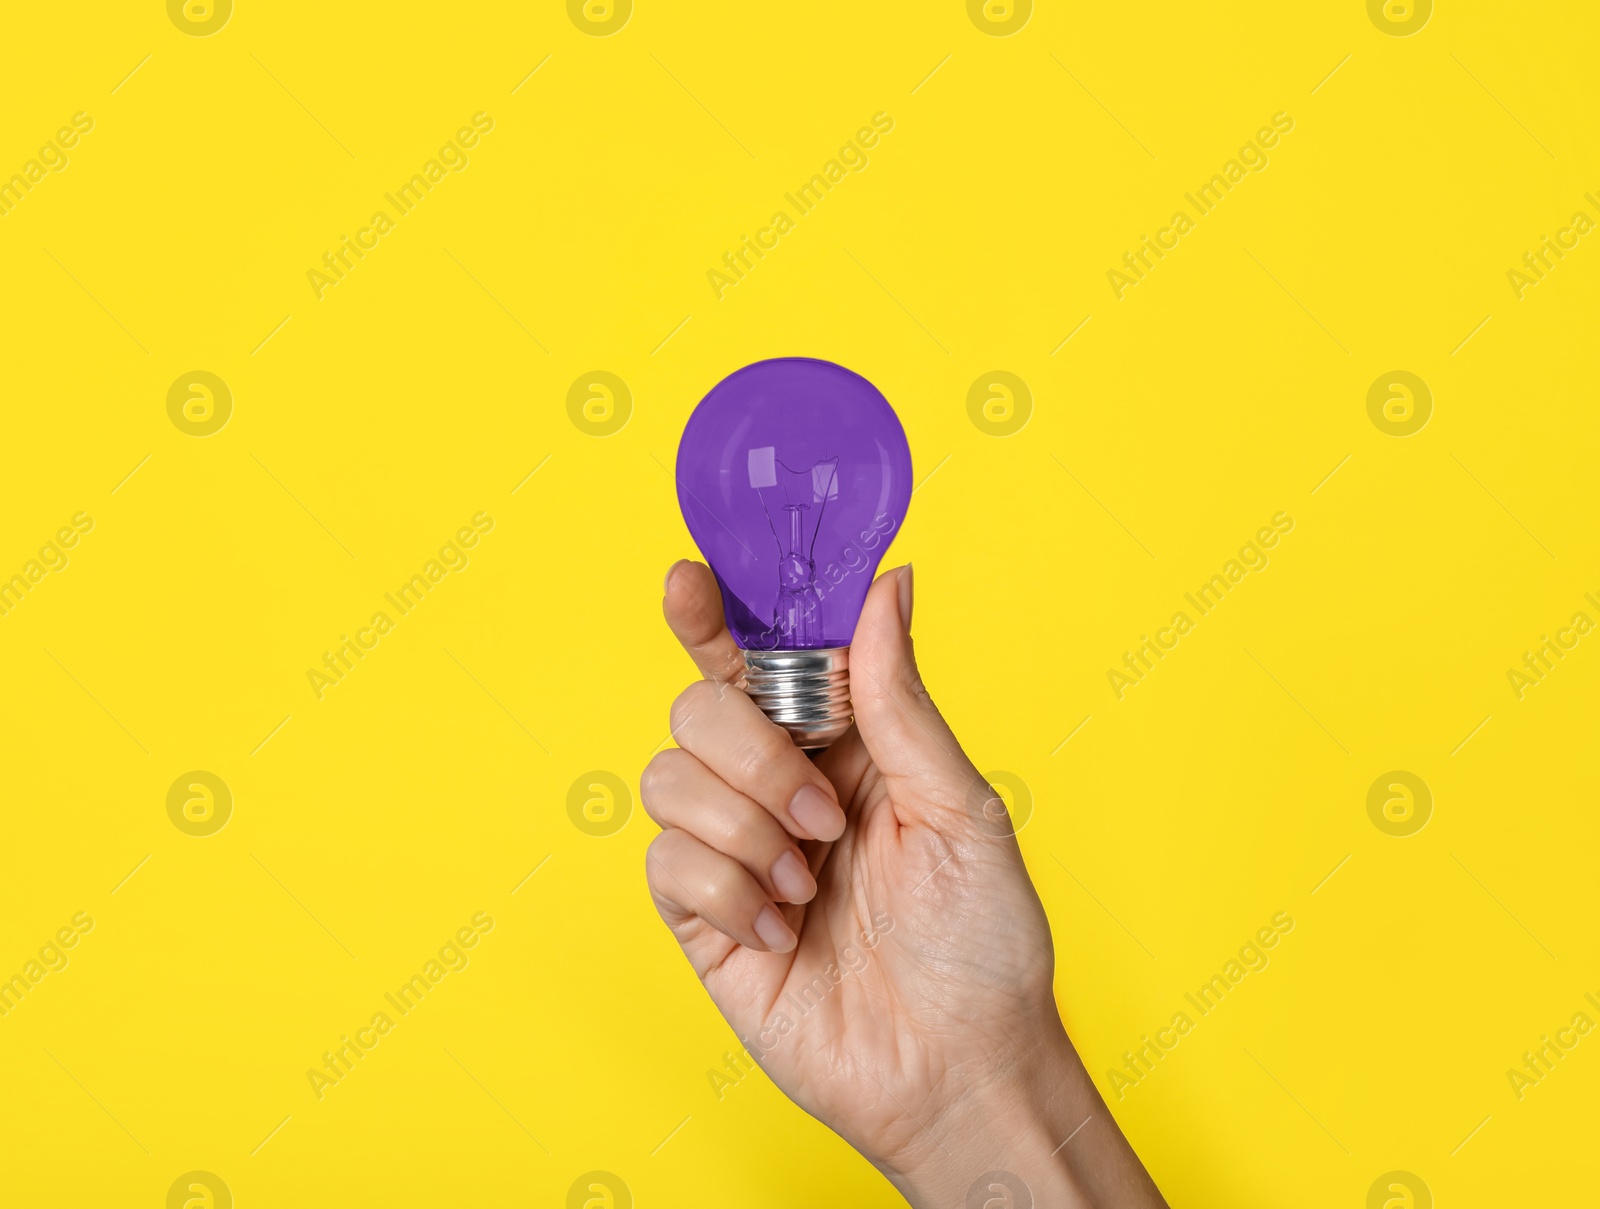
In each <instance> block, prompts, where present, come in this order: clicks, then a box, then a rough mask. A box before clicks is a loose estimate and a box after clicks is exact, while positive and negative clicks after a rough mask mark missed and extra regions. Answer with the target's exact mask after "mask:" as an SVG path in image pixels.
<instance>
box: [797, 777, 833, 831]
mask: <svg viewBox="0 0 1600 1209" xmlns="http://www.w3.org/2000/svg"><path fill="white" fill-rule="evenodd" d="M789 817H790V818H792V819H794V821H795V822H796V823H798V824H799V825H800V828H801V830H803V831H805V832H806V833H807V834H809V835H810V836H811V838H812V839H814V840H836V839H838V838H839V837H840V836H841V835H843V834H844V811H842V810H840V809H839V806H838V804H837V803H836V802H834V800H833V799H832V798H830V797H829V796H828V795H827V794H825V793H823V792H822V790H820V789H818V788H817V787H816V786H815V785H812V784H810V783H809V782H807V783H806V784H804V785H802V786H800V788H799V790H798V791H797V792H796V793H795V795H794V797H793V799H791V800H790V802H789Z"/></svg>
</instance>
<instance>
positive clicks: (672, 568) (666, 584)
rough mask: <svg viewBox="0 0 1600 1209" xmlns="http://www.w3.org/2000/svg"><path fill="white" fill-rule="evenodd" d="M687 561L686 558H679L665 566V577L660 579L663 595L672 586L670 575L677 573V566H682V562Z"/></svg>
mask: <svg viewBox="0 0 1600 1209" xmlns="http://www.w3.org/2000/svg"><path fill="white" fill-rule="evenodd" d="M688 561H689V560H688V559H687V558H680V559H679V560H678V561H677V562H675V563H673V564H672V565H671V566H670V567H668V568H667V577H666V578H665V579H663V580H662V581H661V591H662V594H663V595H665V594H666V591H667V589H668V588H669V587H671V586H672V577H673V576H674V575H676V574H677V572H678V568H679V567H681V566H683V564H684V563H686V562H688Z"/></svg>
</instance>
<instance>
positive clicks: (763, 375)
mask: <svg viewBox="0 0 1600 1209" xmlns="http://www.w3.org/2000/svg"><path fill="white" fill-rule="evenodd" d="M677 478H678V505H679V507H681V508H682V509H683V519H684V521H685V523H687V524H688V526H689V532H690V534H692V535H693V537H694V540H695V544H696V545H698V546H699V547H700V552H701V553H702V554H704V555H705V556H706V562H708V563H709V564H710V565H711V570H712V572H713V573H714V574H715V575H716V577H717V584H718V585H719V586H720V587H721V589H722V607H723V612H724V614H725V615H726V617H727V620H728V629H729V630H730V631H731V632H732V634H733V638H734V641H735V642H737V643H738V644H739V647H740V649H741V650H743V651H744V656H745V667H746V673H745V680H746V685H745V688H746V691H747V692H748V693H749V694H750V696H751V697H752V698H753V699H754V700H755V702H756V704H758V705H759V706H761V708H762V709H763V710H764V711H765V712H766V714H767V716H768V717H770V718H771V719H772V720H773V721H774V722H776V723H778V724H779V725H780V726H783V727H784V728H785V729H786V730H788V731H789V733H790V734H791V735H793V736H794V740H795V742H796V743H797V744H798V745H799V746H801V747H803V748H807V749H816V748H821V747H826V746H827V745H828V744H830V743H832V742H833V741H834V740H835V739H837V738H838V737H839V736H840V735H842V734H843V733H844V732H845V731H846V730H848V729H849V728H850V721H851V712H850V682H849V672H848V668H849V649H848V648H849V644H850V640H851V638H852V637H853V636H854V635H855V629H856V619H857V618H858V617H860V615H861V606H862V604H863V603H864V602H865V601H866V598H867V589H868V588H869V587H870V586H871V585H872V577H873V575H874V574H875V573H876V571H877V569H878V563H879V561H880V560H881V559H882V558H883V555H884V552H885V551H886V550H887V549H888V547H889V543H890V542H891V541H893V540H894V536H895V534H896V533H898V532H899V530H900V526H901V524H902V523H903V522H904V520H905V514H906V507H907V505H909V504H910V502H911V450H910V449H909V447H908V446H907V445H906V434H905V430H904V429H903V428H901V427H900V421H899V419H898V418H897V417H896V416H895V414H894V410H893V409H892V408H891V407H890V406H889V401H888V400H887V399H885V398H884V397H883V395H882V393H880V392H879V390H878V388H877V387H875V386H873V385H872V383H870V382H868V381H867V380H866V379H865V378H863V377H861V375H859V374H854V373H851V372H850V371H849V370H847V369H845V368H844V367H843V366H840V365H834V364H833V363H832V362H829V361H817V360H813V359H812V358H809V357H779V358H775V359H774V360H771V361H758V362H756V363H755V364H754V365H747V366H745V368H743V369H741V370H738V371H737V372H735V373H733V374H730V375H729V376H728V377H726V378H724V379H723V380H722V381H721V382H719V383H717V385H716V386H715V387H713V388H712V390H711V393H710V394H708V395H707V396H706V397H705V398H704V399H702V400H701V401H700V405H699V406H698V407H696V408H695V409H694V414H693V415H691V416H690V417H689V423H688V424H687V425H686V426H685V427H684V430H683V440H682V441H680V442H679V444H678V473H677Z"/></svg>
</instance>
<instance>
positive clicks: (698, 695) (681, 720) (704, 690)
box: [668, 680, 716, 735]
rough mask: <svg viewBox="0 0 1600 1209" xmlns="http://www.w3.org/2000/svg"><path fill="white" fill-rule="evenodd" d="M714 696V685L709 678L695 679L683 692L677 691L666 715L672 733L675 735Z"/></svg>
mask: <svg viewBox="0 0 1600 1209" xmlns="http://www.w3.org/2000/svg"><path fill="white" fill-rule="evenodd" d="M715 696H716V689H715V686H714V685H712V683H711V682H710V681H709V680H696V681H695V682H694V683H693V684H691V685H690V686H689V687H688V688H686V689H684V690H683V692H681V693H679V694H678V696H677V698H676V699H675V700H674V701H673V702H672V710H671V712H670V714H669V715H668V717H669V719H670V721H671V726H672V733H673V734H674V735H676V734H677V733H678V732H679V731H680V730H682V729H683V727H685V726H686V725H688V723H689V722H690V721H691V720H692V719H693V718H694V717H695V715H696V714H698V713H700V711H702V710H703V709H705V708H706V706H708V705H709V704H710V703H711V701H712V700H713V699H714V697H715Z"/></svg>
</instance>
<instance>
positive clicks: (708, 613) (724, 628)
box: [661, 558, 744, 685]
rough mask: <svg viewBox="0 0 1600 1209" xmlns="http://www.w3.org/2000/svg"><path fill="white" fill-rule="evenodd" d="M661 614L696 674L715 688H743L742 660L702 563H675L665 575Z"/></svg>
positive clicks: (712, 580)
mask: <svg viewBox="0 0 1600 1209" xmlns="http://www.w3.org/2000/svg"><path fill="white" fill-rule="evenodd" d="M662 591H663V596H662V600H661V611H662V613H663V614H664V615H665V616H666V619H667V626H668V628H670V629H671V630H672V633H673V635H674V636H675V637H676V638H677V639H678V641H679V642H680V643H682V644H683V649H684V650H685V651H687V652H688V653H689V658H690V659H693V660H694V665H695V666H696V667H697V668H699V669H700V674H701V675H702V676H704V677H705V678H706V679H707V680H714V681H716V682H717V683H719V684H724V683H731V684H741V685H742V684H743V682H744V656H743V655H742V654H741V653H740V651H739V647H738V644H736V643H735V642H734V641H733V635H732V634H730V633H728V625H727V622H726V621H724V620H723V616H722V593H721V592H720V591H718V590H717V579H716V576H714V575H712V574H711V568H710V567H708V566H706V565H705V564H704V563H697V562H691V561H690V560H689V559H686V558H684V559H679V560H678V561H677V562H675V563H673V564H672V568H671V570H669V571H668V572H667V579H666V583H665V584H664V585H663V588H662Z"/></svg>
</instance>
